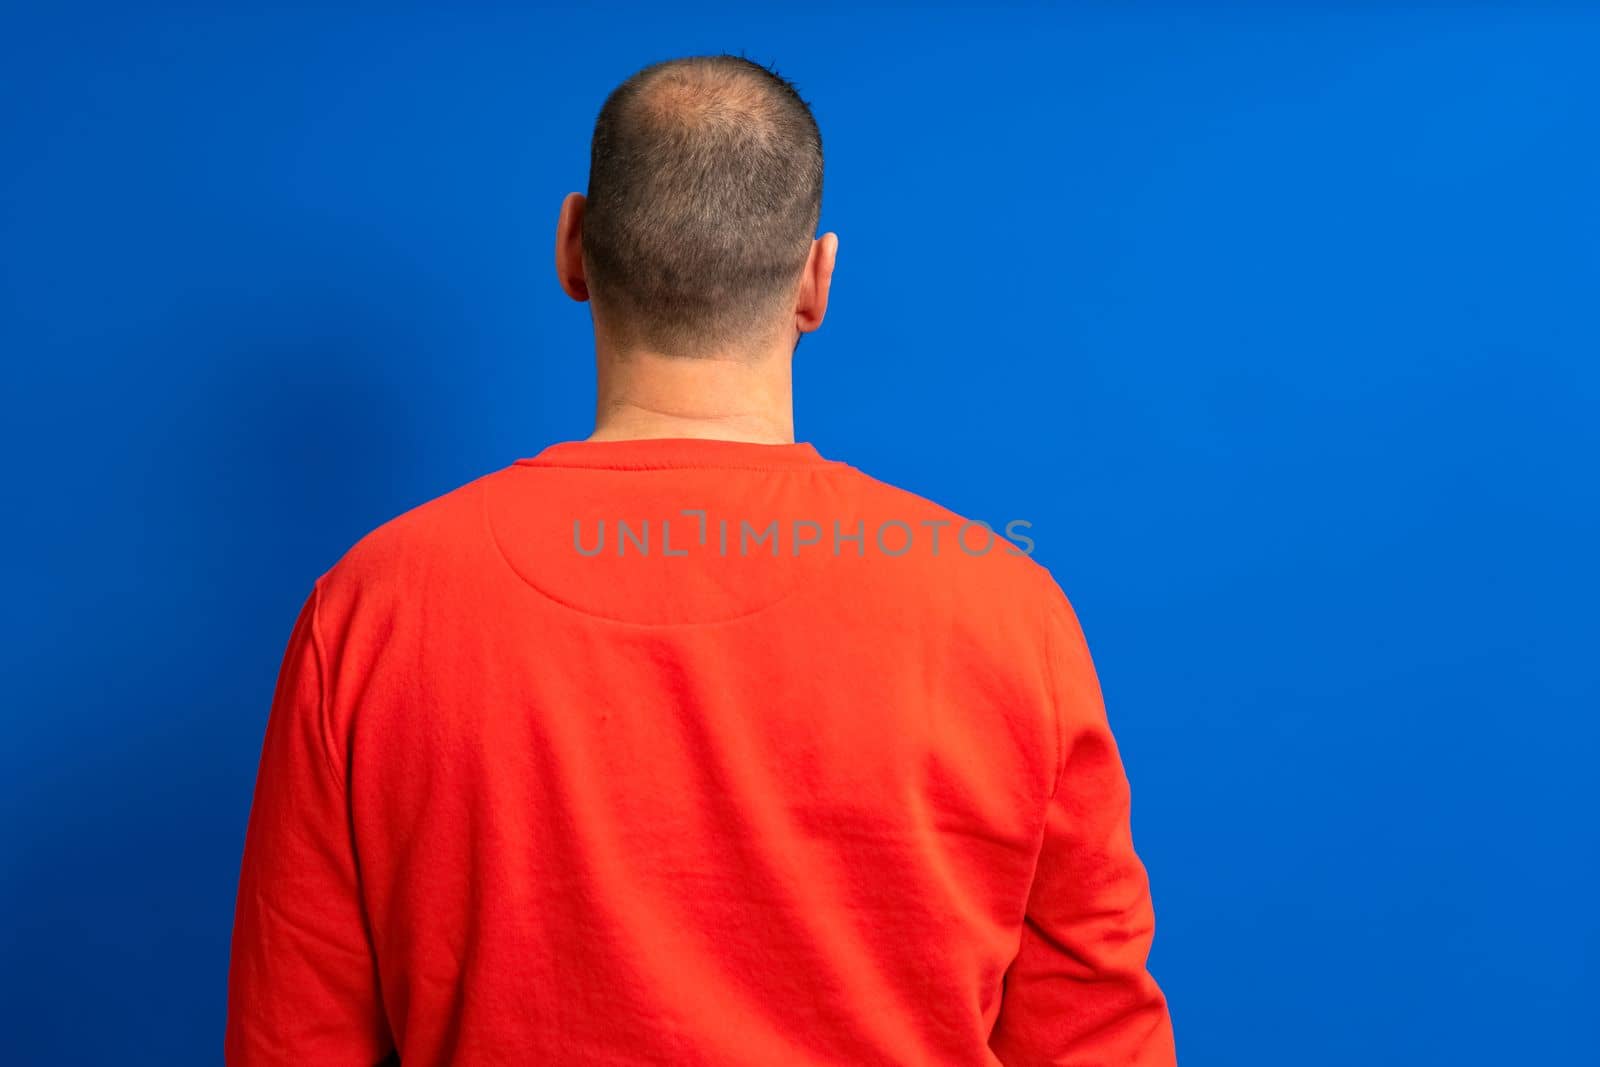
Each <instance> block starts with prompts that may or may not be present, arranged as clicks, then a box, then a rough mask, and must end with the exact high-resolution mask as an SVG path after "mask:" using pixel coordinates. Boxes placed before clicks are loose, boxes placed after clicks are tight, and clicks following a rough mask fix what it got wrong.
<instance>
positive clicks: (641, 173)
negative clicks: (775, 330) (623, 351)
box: [583, 55, 822, 355]
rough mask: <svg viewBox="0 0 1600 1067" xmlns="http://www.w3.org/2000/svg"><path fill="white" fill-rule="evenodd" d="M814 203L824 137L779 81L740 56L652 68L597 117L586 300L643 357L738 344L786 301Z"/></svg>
mask: <svg viewBox="0 0 1600 1067" xmlns="http://www.w3.org/2000/svg"><path fill="white" fill-rule="evenodd" d="M821 209H822V134H821V132H820V131H819V130H818V128H817V122H816V118H815V117H814V116H813V115H812V113H811V108H810V107H809V106H808V105H807V104H806V102H805V101H804V100H802V99H801V98H800V94H799V93H798V92H797V91H796V89H795V87H794V86H793V85H792V84H791V83H790V82H788V81H787V80H785V79H784V78H782V77H780V76H779V75H778V74H777V73H776V72H775V71H772V70H769V69H767V68H766V67H762V66H760V65H758V64H756V63H753V62H751V61H750V60H748V59H744V58H742V57H740V56H731V55H717V56H691V57H688V58H684V59H672V60H667V61H666V62H662V63H656V64H654V65H652V66H649V67H646V68H644V69H643V70H641V71H639V72H638V73H637V74H635V75H633V76H632V77H630V78H629V79H628V80H627V81H625V82H623V83H622V84H621V85H619V86H617V88H616V89H615V90H613V91H612V93H611V95H610V96H609V97H607V98H606V102H605V104H604V106H602V107H601V109H600V116H599V118H598V119H597V120H596V121H595V127H594V139H593V141H592V142H591V145H590V162H589V189H588V194H587V205H586V207H585V211H584V218H583V252H584V258H585V261H586V273H587V275H588V280H589V289H590V293H591V295H592V296H593V297H594V299H595V301H596V303H597V304H598V305H599V306H600V307H601V308H603V309H604V312H605V316H606V325H607V327H608V328H609V329H613V330H616V331H619V332H620V335H621V336H622V337H624V338H627V339H629V340H634V341H640V342H643V343H645V344H647V345H648V346H649V347H650V348H652V349H653V350H655V351H658V352H662V353H664V354H667V355H694V354H696V353H699V352H706V351H709V350H716V349H721V348H724V347H727V346H730V345H736V344H737V343H738V342H739V341H740V340H743V339H748V338H750V337H752V336H754V335H756V334H758V333H761V332H763V331H765V330H767V329H770V328H772V327H773V326H774V323H775V319H776V317H777V316H778V314H779V313H780V310H781V305H782V303H783V302H784V301H785V300H786V299H789V298H791V297H792V296H793V294H794V291H795V287H796V286H797V285H798V283H799V279H800V273H801V270H802V268H803V267H804V266H805V262H806V257H807V255H808V254H809V252H810V248H811V242H812V240H813V239H814V238H815V235H816V227H817V220H818V216H819V214H820V212H821Z"/></svg>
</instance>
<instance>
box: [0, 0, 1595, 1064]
mask: <svg viewBox="0 0 1600 1067" xmlns="http://www.w3.org/2000/svg"><path fill="white" fill-rule="evenodd" d="M720 50H732V51H739V50H744V51H746V52H747V53H748V54H749V55H750V56H751V57H752V58H755V59H758V60H761V61H763V62H776V63H777V65H778V69H779V70H780V72H782V73H784V74H786V75H787V76H789V77H791V78H794V79H795V80H796V81H797V82H798V83H799V85H800V87H801V90H802V92H803V94H804V95H805V96H806V97H807V99H809V100H810V101H811V102H812V103H813V105H814V107H815V110H816V113H817V115H818V118H819V120H820V122H821V125H822V128H823V133H824V142H825V146H826V150H827V155H828V163H827V165H828V176H827V188H826V193H825V203H824V210H823V226H824V228H825V229H832V230H835V231H837V232H838V233H839V234H840V237H841V249H840V259H839V267H838V272H837V274H836V277H835V285H834V299H833V306H832V309H831V312H830V315H829V318H828V321H827V323H826V325H825V327H824V328H823V330H822V332H821V333H819V334H817V335H815V336H813V337H810V338H808V339H807V341H806V343H805V344H804V345H802V346H801V348H800V351H799V361H798V409H799V423H798V431H799V435H800V437H801V438H802V439H806V440H810V441H812V442H814V443H815V444H816V445H817V446H818V448H819V449H820V450H821V451H822V452H823V453H824V454H825V455H829V456H833V457H836V458H841V459H845V460H847V461H849V462H851V463H853V464H855V465H857V466H859V467H861V468H863V469H865V470H867V471H868V472H870V473H873V474H876V475H878V476H879V477H882V478H885V479H887V480H890V481H893V482H898V483H900V484H902V485H904V486H906V487H907V488H910V489H912V490H914V491H917V492H920V493H923V494H924V495H927V496H931V497H933V498H934V499H936V500H938V501H940V502H941V503H944V504H946V505H948V506H951V507H953V508H955V509H956V510H958V511H962V512H965V513H968V514H970V515H973V516H975V517H980V518H985V519H988V520H990V521H993V522H997V523H998V522H1003V521H1006V520H1008V519H1011V518H1025V519H1028V520H1030V521H1032V522H1033V523H1034V524H1035V529H1034V531H1033V533H1034V535H1035V538H1036V541H1037V544H1038V549H1037V557H1038V558H1039V559H1040V560H1041V561H1042V562H1044V563H1046V564H1048V565H1049V566H1050V567H1051V568H1052V570H1053V571H1054V572H1055V574H1056V576H1057V578H1058V580H1059V581H1060V582H1061V584H1062V586H1063V587H1064V588H1065V589H1066V591H1067V592H1068V594H1069V595H1070V596H1071V597H1072V599H1073V601H1074V603H1075V604H1076V605H1077V607H1078V610H1079V613H1080V616H1081V617H1082V619H1083V622H1084V625H1085V628H1086V631H1087V633H1088V635H1089V640H1090V645H1091V648H1092V650H1093V651H1094V654H1095V656H1096V658H1097V661H1098V663H1099V667H1100V672H1101V677H1102V682H1103V685H1104V688H1105V693H1106V697H1107V702H1108V706H1109V708H1110V713H1111V716H1112V720H1113V724H1114V725H1115V727H1116V729H1117V731H1118V734H1119V737H1120V739H1121V743H1122V748H1123V753H1124V757H1125V759H1126V761H1127V765H1128V770H1129V774H1130V777H1131V779H1132V781H1133V786H1134V796H1135V808H1134V819H1135V823H1134V829H1135V835H1136V839H1137V842H1138V844H1139V846H1140V849H1141V851H1142V853H1143V855H1144V857H1145V859H1146V861H1147V863H1148V866H1149V868H1150V871H1151V876H1152V880H1153V885H1154V891H1155V896H1156V905H1157V912H1158V933H1157V940H1156V949H1155V952H1154V954H1153V956H1152V969H1153V970H1154V971H1155V973H1156V975H1157V977H1158V978H1159V979H1160V980H1161V982H1162V984H1163V985H1164V987H1165V988H1166V990H1167V992H1168V994H1169V996H1170V998H1171V1004H1172V1010H1173V1015H1174V1021H1175V1026H1176V1031H1177V1036H1178V1043H1179V1051H1180V1058H1181V1060H1182V1062H1184V1063H1185V1064H1186V1065H1188V1067H1209V1065H1227V1067H1243V1065H1249V1067H1255V1065H1259V1067H1282V1065H1286V1064H1293V1065H1305V1067H1314V1065H1322V1064H1327V1065H1340V1067H1345V1065H1349V1064H1356V1063H1360V1064H1407V1065H1414V1064H1449V1065H1461V1064H1485V1065H1487V1064H1495V1065H1500V1064H1511V1063H1525V1064H1543V1063H1572V1062H1578V1061H1580V1060H1586V1059H1587V1058H1588V1057H1589V1056H1591V1055H1592V1054H1593V1024H1594V1004H1595V1001H1596V997H1597V995H1600V985H1597V980H1596V974H1595V967H1596V954H1597V950H1600V944H1597V940H1600V939H1597V929H1600V927H1597V921H1596V917H1595V911H1594V900H1595V885H1596V878H1595V876H1596V873H1597V862H1596V861H1597V855H1596V834H1595V828H1594V820H1595V815H1596V811H1597V803H1596V800H1597V798H1596V790H1595V784H1594V783H1595V777H1596V776H1595V757H1596V749H1597V744H1596V740H1597V731H1596V726H1595V713H1596V711H1597V709H1600V700H1597V692H1596V688H1597V687H1596V669H1595V657H1596V648H1597V638H1600V632H1597V626H1596V615H1595V604H1596V593H1597V591H1600V583H1597V581H1596V568H1595V565H1594V560H1593V554H1594V546H1595V544H1596V540H1597V536H1600V500H1597V493H1596V459H1597V456H1600V448H1597V445H1600V439H1597V438H1600V431H1597V421H1600V420H1597V418H1596V411H1597V408H1600V372H1597V369H1596V360H1597V356H1600V325H1597V317H1596V296H1597V294H1600V210H1597V192H1600V75H1597V74H1596V72H1595V70H1596V68H1595V66H1594V62H1593V61H1594V58H1595V56H1596V55H1597V54H1600V13H1596V12H1595V11H1593V10H1591V11H1590V12H1587V13H1585V12H1583V11H1581V10H1579V9H1576V8H1571V9H1551V10H1547V11H1545V12H1543V13H1540V14H1533V13H1514V12H1511V11H1508V10H1496V9H1494V8H1492V7H1489V6H1471V7H1463V8H1461V9H1459V10H1455V11H1444V10H1431V11H1430V10H1425V9H1423V8H1420V7H1417V6H1415V5H1413V6H1411V7H1409V8H1407V9H1405V10H1403V11H1402V10H1399V9H1396V10H1391V11H1387V12H1385V11H1380V10H1378V9H1376V8H1373V7H1365V6H1363V7H1352V8H1348V9H1344V10H1340V9H1337V8H1329V7H1321V8H1298V9H1296V10H1294V11H1287V12H1286V11H1274V10H1272V9H1270V8H1266V7H1261V8H1250V7H1237V6H1235V7H1214V8H1211V9H1199V8H1194V7H1181V8H1180V7H1169V8H1145V9H1141V10H1137V11H1130V10H1126V9H1123V10H1113V9H1112V8H1109V7H1082V8H1078V9H1076V10H1074V11H1071V12H1067V13H1061V12H1055V13H1051V12H1046V11H1043V10H1035V9H1028V8H1025V7H1021V6H1013V7H1008V8H989V9H988V10H980V9H979V8H977V7H976V6H974V7H972V8H970V9H955V8H948V9H940V10H928V9H922V10H916V9H912V8H905V9H900V10H893V9H880V10H877V11H862V10H861V9H854V10H853V11H851V12H850V13H846V12H845V11H843V10H842V9H841V10H831V9H827V8H818V7H801V8H793V9H791V10H789V11H788V13H784V14H777V13H774V14H751V13H748V12H746V13H738V12H735V11H733V10H731V9H730V10H723V11H718V10H714V9H711V8H696V9H694V10H693V11H690V10H688V9H681V10H679V11H677V12H675V13H672V14H660V13H656V14H651V13H650V12H649V11H648V10H646V9H644V8H640V9H636V10H632V11H623V10H618V11H614V12H612V13H610V14H604V13H596V12H594V11H592V10H586V11H584V12H581V13H579V12H571V11H569V12H566V13H562V12H555V11H549V12H545V11H533V10H523V11H514V10H511V9H499V10H491V9H476V10H465V9H457V10H456V11H454V12H453V13H446V12H444V11H442V10H436V11H424V10H418V9H406V10H396V9H392V8H391V9H387V10H382V11H380V9H377V8H372V9H365V10H363V9H360V8H351V7H346V8H342V9H341V10H340V11H339V12H337V13H314V12H313V11H311V10H309V9H305V10H298V11H294V10H288V9H280V10H276V11H274V10H268V9H262V10H258V11H256V12H254V13H250V14H243V13H238V14H231V13H205V12H203V11H201V10H199V9H194V10H189V11H181V10H176V9H175V10H171V11H164V12H159V13H157V12H153V11H148V10H147V11H145V12H144V13H139V14H132V13H128V12H125V11H124V12H117V11H109V10H108V11H96V10H91V9H84V8H71V7H56V8H55V11H54V14H51V15H49V16H40V15H37V14H33V15H24V14H21V13H19V12H17V11H13V12H11V13H9V14H7V15H6V16H5V17H4V27H3V32H0V100H3V101H4V104H3V105H0V154H3V167H0V249H3V257H0V271H3V276H0V282H3V284H0V325H3V333H0V344H3V351H4V377H5V383H6V384H5V389H4V400H3V404H4V416H5V417H4V420H3V429H0V432H3V435H4V437H3V440H0V445H3V448H4V453H5V459H6V466H7V469H8V475H7V479H6V480H7V483H8V490H7V493H6V496H7V498H8V499H7V506H6V509H5V515H6V518H5V522H4V531H5V537H6V541H7V543H6V545H5V553H4V558H5V560H6V566H7V571H8V572H9V573H8V577H7V586H8V588H7V590H6V592H7V596H6V597H5V602H4V609H3V610H4V613H5V615H4V621H5V628H6V632H5V635H4V636H5V642H4V644H5V655H4V671H5V676H4V679H3V690H0V691H3V692H4V694H5V696H4V743H3V745H0V804H3V806H0V813H3V833H4V837H3V841H0V845H3V852H0V862H3V882H0V914H3V915H4V934H3V936H4V943H3V945H0V956H3V973H0V983H3V988H0V1004H3V1009H0V1010H3V1014H4V1020H5V1021H4V1025H3V1026H0V1062H4V1063H6V1064H69V1063H72V1064H76V1063H83V1064H90V1063H94V1064H99V1063H112V1062H115V1063H119V1064H131V1063H152V1064H190V1063H195V1064H199V1063H214V1062H219V1061H220V1050H221V1034H222V1023H223V1014H224V996H225V978H226V966H227V949H228V936H229V929H230V924H231V920H232V907H233V899H234V897H233V894H234V889H235V884H236V878H237V874H238V862H239V855H240V849H241V847H242V836H243V831H244V825H245V819H246V816H247V813H248V808H249V800H250V790H251V786H252V780H253V776H254V771H255V763H256V759H257V757H258V755H259V751H260V741H261V732H262V729H263V727H264V724H265V717H266V712H267V708H268V703H269V700H270V697H271V690H272V685H273V680H274V677H275V674H276V671H277V668H278V663H279V658H280V656H281V655H282V651H283V645H284V642H285V640H286V639H287V636H288V632H289V628H290V625H291V624H292V623H293V621H294V618H295V613H296V611H297V609H298V607H299V605H300V603H301V601H302V599H303V598H304V597H305V595H306V594H307V592H308V591H309V589H310V583H311V581H312V580H313V578H315V576H316V575H317V574H319V573H320V572H321V571H322V570H323V569H325V568H326V567H328V566H329V565H331V564H332V563H333V562H334V560H335V559H336V558H337V557H338V556H339V554H340V553H342V552H343V550H344V549H345V548H346V547H348V545H349V544H350V543H351V542H353V541H354V540H355V539H356V538H358V537H359V536H360V535H362V534H363V533H365V532H366V531H367V530H369V529H371V528H372V527H373V526H376V525H377V524H379V523H381V522H383V521H384V520H386V519H388V518H390V517H392V516H393V515H395V514H397V513H399V512H401V511H403V510H405V509H407V508H409V507H411V506H413V505H415V504H418V503H420V502H422V501H424V500H426V499H428V498H430V497H432V496H435V495H437V494H439V493H441V492H444V491H446V490H448V489H450V488H453V487H455V486H456V485H459V484H460V483H462V482H464V481H466V480H468V479H470V478H473V477H475V476H476V475H478V474H481V473H484V472H486V471H489V470H492V469H495V468H497V467H500V466H503V465H505V464H506V463H509V462H510V461H512V460H513V459H515V458H517V457H519V456H525V455H531V454H533V453H534V452H536V451H537V450H538V449H539V448H541V447H543V446H544V445H545V444H547V443H550V442H552V441H555V440H559V439H565V438H574V437H582V436H585V435H586V434H587V433H588V431H589V428H590V417H591V411H592V408H591V405H592V403H593V384H592V381H591V373H592V366H591V349H590V335H589V329H588V320H587V314H586V310H585V309H584V308H582V307H580V306H579V305H575V304H572V303H570V302H569V301H567V300H566V299H565V297H563V296H562V295H561V293H560V292H559V290H558V289H557V287H556V284H555V281H554V277H553V268H552V262H551V261H552V253H551V241H552V236H553V231H554V225H555V216H556V211H557V209H558V206H559V203H560V199H561V197H562V195H563V194H564V193H566V192H567V191H569V190H572V189H581V188H582V187H583V185H584V183H585V181H586V173H587V171H586V168H587V158H588V157H587V152H588V135H589V132H590V126H591V124H592V122H593V119H594V116H595V112H596V111H597V109H598V107H599V105H600V102H601V100H602V99H603V97H604V95H605V93H606V92H607V91H608V89H609V88H610V87H611V86H612V85H614V84H615V83H616V82H617V81H619V80H620V79H621V78H623V77H625V76H626V75H627V74H629V73H631V72H632V71H633V70H634V69H636V68H637V67H639V66H642V65H644V64H645V63H647V62H650V61H653V60H656V59H660V58H665V57H668V56H671V55H678V54H688V53H695V52H706V51H720Z"/></svg>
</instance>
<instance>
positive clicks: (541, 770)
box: [226, 439, 1174, 1067]
mask: <svg viewBox="0 0 1600 1067" xmlns="http://www.w3.org/2000/svg"><path fill="white" fill-rule="evenodd" d="M998 526H999V524H998V523H996V527H997V528H996V530H995V531H994V534H993V535H990V534H989V533H988V531H986V530H985V529H984V528H983V526H981V525H969V524H966V523H965V520H963V519H962V518H961V517H959V516H956V515H954V514H952V513H950V512H948V511H945V510H943V509H942V508H939V507H937V506H935V505H933V504H931V503H929V502H928V501H926V500H923V499H921V498H920V497H917V496H914V495H912V494H910V493H906V492H903V491H901V490H898V489H895V488H893V487H891V486H888V485H886V484H884V483H882V482H878V481H875V480H873V479H872V478H870V477H868V476H866V475H864V474H862V473H861V472H859V471H857V470H856V469H854V468H853V467H849V466H847V465H845V464H843V463H839V462H836V461H832V460H828V459H825V458H823V457H822V456H821V455H819V454H818V452H817V451H816V449H815V448H813V447H812V446H811V445H809V444H805V443H799V444H787V445H762V444H750V443H743V442H731V441H710V440H687V439H670V440H635V441H611V442H589V441H573V442H564V443H561V444H556V445H552V446H551V447H549V448H547V449H545V450H544V451H543V452H541V453H539V455H537V456H536V457H533V458H531V459H524V460H520V461H518V462H516V463H514V464H512V465H511V466H508V467H506V468H504V469H503V470H499V471H496V472H494V473H491V474H488V475H485V476H483V477H481V478H478V479H477V480H475V481H473V482H470V483H468V484H467V485H464V486H462V487H461V488H459V489H457V490H455V491H453V492H450V493H447V494H445V495H444V496H442V497H439V498H437V499H435V500H433V501H430V502H429V503H427V504H424V505H422V506H421V507H418V508H415V509H413V510H412V511H409V512H407V513H406V514H404V515H401V516H400V517H398V518H396V519H394V520H392V521H390V522H388V523H386V524H384V525H383V526H380V527H379V528H378V529H376V530H375V531H373V532H372V533H370V534H368V535H367V536H366V537H365V538H363V539H362V540H361V541H360V542H358V543H357V544H356V545H355V546H354V547H353V548H351V549H350V551H349V552H347V553H346V554H345V555H344V557H343V558H342V559H340V560H339V562H338V563H337V564H335V565H334V566H333V567H332V568H331V569H330V570H328V571H327V572H326V573H325V574H323V575H322V576H321V577H320V578H319V579H318V580H317V581H316V583H315V584H314V587H313V588H312V590H311V593H310V595H309V597H308V598H307V600H306V602H305V606H304V608H303V610H302V611H301V613H300V617H299V620H298V622H297V623H296V624H295V627H294V631H293V633H292V634H291V636H290V639H289V647H288V651H287V654H286V655H285V657H284V661H283V667H282V672H281V674H280V676H279V680H278V687H277V692H276V695H275V697H274V700H273V704H272V709H271V714H270V716H269V719H268V722H267V727H266V739H265V743H264V746H263V749H262V754H261V767H260V773H259V776H258V778H257V782H256V787H255V798H254V803H253V806H252V808H251V812H250V822H249V829H248V832H247V835H246V841H245V850H244V863H243V873H242V877H241V879H240V885H239V895H238V903H237V913H236V917H235V923H234V932H233V954H232V961H231V968H230V975H229V985H228V1020H227V1034H226V1052H227V1062H228V1063H230V1064H233V1065H235V1067H246V1065H256V1064H293V1065H295V1067H306V1065H324V1064H326V1065H361V1067H366V1065H371V1064H375V1063H378V1062H379V1061H381V1060H384V1059H385V1058H386V1057H389V1056H391V1055H393V1054H395V1053H396V1052H397V1053H398V1056H399V1060H400V1062H401V1063H402V1064H404V1065H406V1067H433V1065H441V1067H442V1065H446V1064H453V1065H459V1067H468V1065H476V1064H559V1065H562V1067H568V1065H574V1067H583V1065H591V1064H592V1065H623V1064H627V1065H638V1064H670V1065H679V1064H682V1065H702V1064H703V1065H711V1064H716V1065H729V1067H732V1065H739V1067H784V1065H795V1067H812V1065H819V1067H820V1065H829V1067H838V1065H852V1067H854V1065H865V1064H873V1065H878V1064H883V1065H890V1064H894V1065H902V1064H903V1065H940V1067H943V1065H952V1067H968V1065H971V1067H976V1065H980V1064H996V1063H999V1064H1010V1065H1024V1064H1028V1065H1032V1064H1057V1065H1065V1064H1073V1065H1091V1064H1092V1065H1116V1067H1127V1065H1145V1064H1172V1063H1173V1062H1174V1054H1173V1045H1172V1034H1171V1027H1170V1023H1169V1021H1168V1015H1167V1010H1166V1005H1165V1002H1164V1000H1163V997H1162V994H1161V991H1160V990H1159V989H1158V988H1157V986H1156V983H1155V982H1154V980H1153V979H1152V978H1151V976H1150V974H1149V973H1148V971H1147V970H1146V966H1145V961H1146V955H1147V952H1148V950H1149V946H1150V939H1151V932H1152V912H1151V906H1150V898H1149V892H1148V884H1147V881H1146V877H1145V871H1144V868H1143V867H1142V866H1141V864H1140V861H1139V859H1138V858H1137V856H1136V855H1135V853H1134V850H1133V844H1132V840H1131V838H1130V834H1129V819H1128V805H1129V795H1128V784H1127V779H1126V778H1125V776H1124V774H1123V770H1122V766H1121V764H1120V762H1119V759H1118V755H1117V749H1116V746H1115V744H1114V742H1113V740H1112V736H1111V734H1110V732H1109V729H1108V727H1107V722H1106V716H1105V711H1104V709H1103V706H1102V703H1101V697H1100V691H1099V688H1098V684H1097V682H1096V678H1095V672H1094V668H1093V665H1092V664H1091V662H1090V658H1089V652H1088V649H1087V647H1086V646H1085V643H1084V638H1083V635H1082V633H1081V631H1080V629H1079V627H1078V622H1077V619H1076V618H1075V616H1074V614H1073V611H1072V608H1071V607H1070V606H1069V605H1068V603H1067V600H1066V598H1065V597H1064V596H1063V595H1062V594H1061V591H1060V589H1059V588H1058V587H1057V586H1056V584H1055V583H1054V582H1053V581H1052V580H1051V578H1050V575H1049V573H1048V572H1047V571H1046V570H1044V569H1043V568H1042V567H1040V566H1039V565H1037V564H1036V563H1034V562H1033V560H1032V559H1031V558H1029V556H1028V555H1027V554H1026V550H1027V549H1028V548H1029V547H1030V543H1029V542H1028V541H1027V540H1026V539H1025V534H1026V528H1025V527H1021V526H1018V527H1013V528H1012V531H1011V532H1012V534H1013V538H1011V539H1008V537H1007V536H1006V535H1005V532H1003V531H1002V530H1001V529H999V528H998Z"/></svg>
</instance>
